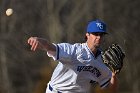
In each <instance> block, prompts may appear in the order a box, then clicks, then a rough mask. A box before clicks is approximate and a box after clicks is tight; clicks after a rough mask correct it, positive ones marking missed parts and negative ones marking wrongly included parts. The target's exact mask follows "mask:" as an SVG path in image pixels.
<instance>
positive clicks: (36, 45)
mask: <svg viewBox="0 0 140 93" xmlns="http://www.w3.org/2000/svg"><path fill="white" fill-rule="evenodd" d="M28 44H29V45H31V50H32V51H35V50H36V49H37V48H39V39H38V37H30V38H29V39H28Z"/></svg>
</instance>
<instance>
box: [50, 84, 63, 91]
mask: <svg viewBox="0 0 140 93" xmlns="http://www.w3.org/2000/svg"><path fill="white" fill-rule="evenodd" d="M49 90H50V91H54V89H53V87H52V86H51V85H50V84H49ZM56 92H57V93H62V92H60V91H56Z"/></svg>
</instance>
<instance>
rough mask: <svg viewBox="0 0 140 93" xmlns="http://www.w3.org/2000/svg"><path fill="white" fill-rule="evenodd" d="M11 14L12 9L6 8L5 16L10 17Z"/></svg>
mask: <svg viewBox="0 0 140 93" xmlns="http://www.w3.org/2000/svg"><path fill="white" fill-rule="evenodd" d="M12 14H13V9H12V8H8V9H7V10H6V15H7V16H11V15H12Z"/></svg>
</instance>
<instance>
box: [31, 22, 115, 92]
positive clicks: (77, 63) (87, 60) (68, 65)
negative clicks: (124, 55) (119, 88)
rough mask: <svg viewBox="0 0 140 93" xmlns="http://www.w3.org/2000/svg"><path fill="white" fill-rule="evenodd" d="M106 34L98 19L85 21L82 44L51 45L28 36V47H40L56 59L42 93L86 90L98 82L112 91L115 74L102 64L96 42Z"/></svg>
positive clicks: (102, 24) (98, 43) (98, 44)
mask: <svg viewBox="0 0 140 93" xmlns="http://www.w3.org/2000/svg"><path fill="white" fill-rule="evenodd" d="M105 34H106V24H105V23H104V22H102V21H101V20H94V21H91V22H89V24H88V26H87V33H86V42H85V43H75V44H69V43H59V44H53V43H50V42H48V41H47V40H46V39H43V38H39V37H30V38H29V39H28V43H29V44H30V45H31V50H33V51H35V50H36V49H38V48H39V49H43V50H45V51H47V55H48V56H49V57H52V58H53V59H54V60H55V61H57V62H58V65H57V67H56V68H55V70H54V72H53V74H52V77H51V80H50V81H49V83H48V86H47V89H46V93H90V86H91V84H92V85H96V84H98V85H99V86H100V87H101V89H103V88H109V89H110V90H111V91H113V92H112V93H115V92H114V91H115V90H116V85H117V79H116V75H115V73H112V71H111V70H110V69H109V68H108V67H107V66H106V65H105V64H104V63H103V60H102V58H101V52H102V50H101V49H100V44H101V43H102V41H103V38H104V35H105Z"/></svg>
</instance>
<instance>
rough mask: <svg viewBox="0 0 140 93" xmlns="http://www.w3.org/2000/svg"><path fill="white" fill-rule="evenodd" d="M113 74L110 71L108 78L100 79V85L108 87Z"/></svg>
mask: <svg viewBox="0 0 140 93" xmlns="http://www.w3.org/2000/svg"><path fill="white" fill-rule="evenodd" d="M111 76H112V73H109V74H108V76H107V77H106V78H102V79H101V80H100V81H99V85H100V87H101V88H105V87H107V86H108V85H109V83H110V80H111Z"/></svg>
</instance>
